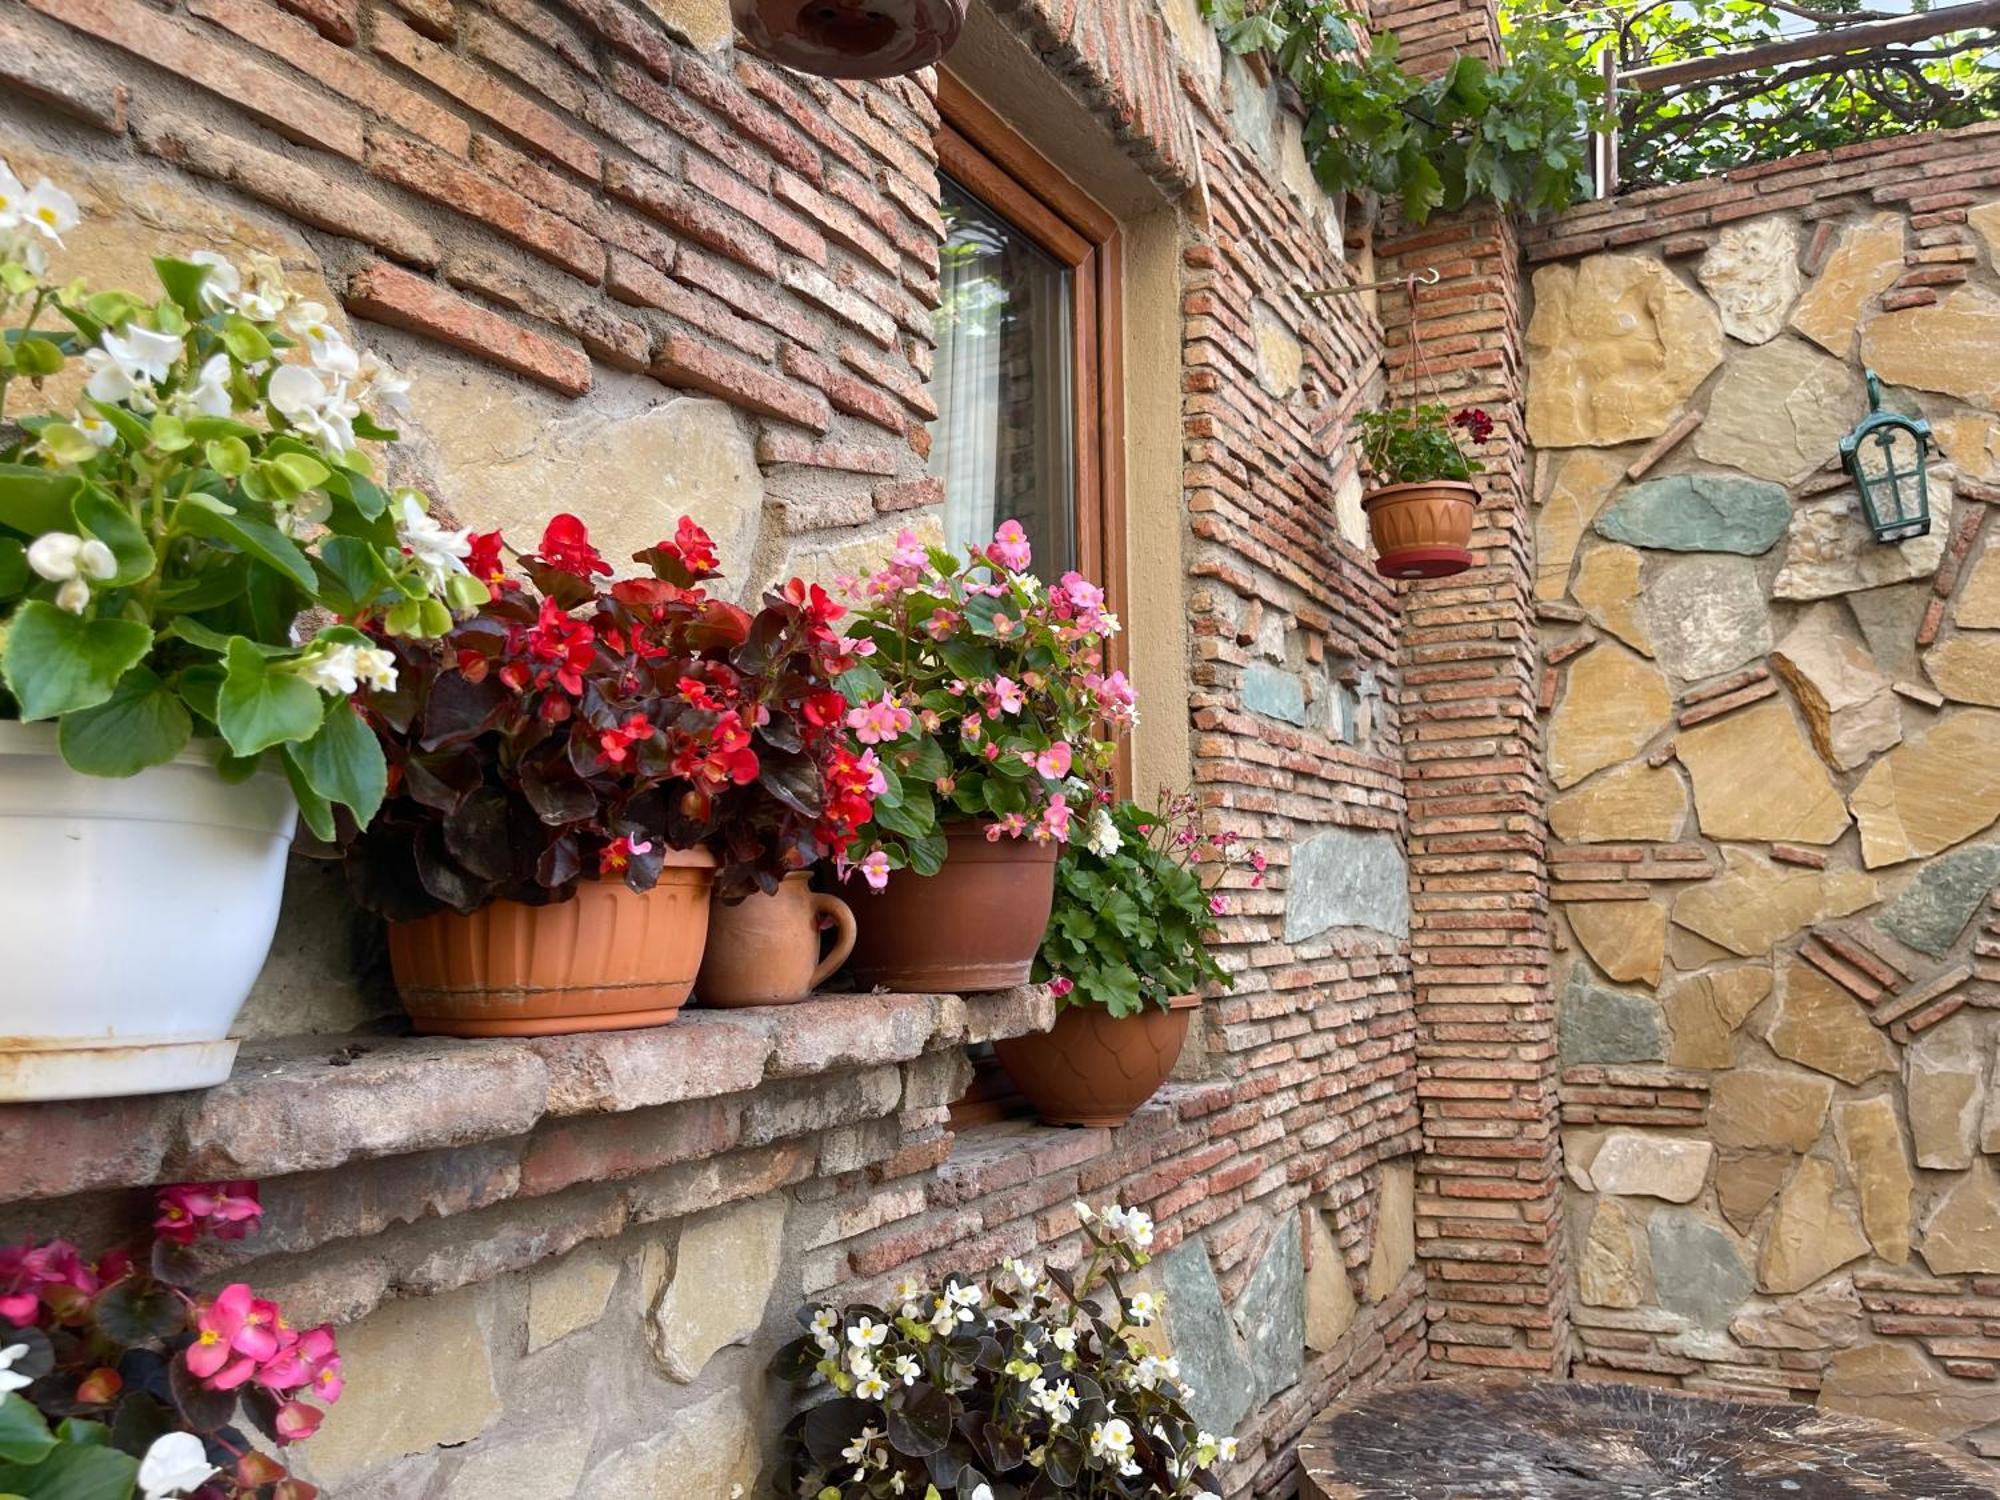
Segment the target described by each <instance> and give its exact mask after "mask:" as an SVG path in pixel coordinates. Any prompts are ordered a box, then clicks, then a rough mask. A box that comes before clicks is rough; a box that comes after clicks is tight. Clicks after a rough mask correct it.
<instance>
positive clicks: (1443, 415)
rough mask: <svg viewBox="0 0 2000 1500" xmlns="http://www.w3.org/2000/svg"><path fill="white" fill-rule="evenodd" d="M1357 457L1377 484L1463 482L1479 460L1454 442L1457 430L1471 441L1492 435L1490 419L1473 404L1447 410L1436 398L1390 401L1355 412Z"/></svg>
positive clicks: (1478, 465)
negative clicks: (1381, 406) (1422, 402)
mask: <svg viewBox="0 0 2000 1500" xmlns="http://www.w3.org/2000/svg"><path fill="white" fill-rule="evenodd" d="M1354 425H1355V426H1356V427H1357V428H1359V429H1360V434H1361V459H1362V463H1363V464H1364V465H1365V466H1366V467H1367V470H1368V474H1369V477H1370V478H1371V479H1373V481H1374V482H1375V483H1376V484H1377V485H1378V486H1385V485H1391V484H1433V483H1437V482H1439V481H1441V480H1442V481H1451V482H1456V483H1464V482H1465V481H1466V480H1469V479H1471V478H1472V476H1473V475H1474V474H1477V473H1479V472H1480V469H1481V465H1480V463H1479V461H1478V460H1477V459H1476V458H1473V457H1472V456H1471V455H1469V454H1468V453H1467V452H1466V451H1465V449H1464V448H1463V447H1462V446H1460V444H1459V440H1458V434H1459V433H1461V432H1463V433H1464V434H1465V435H1466V436H1467V437H1468V438H1470V439H1471V440H1472V441H1473V442H1474V443H1483V442H1485V441H1486V440H1487V439H1488V438H1489V437H1491V436H1492V435H1493V418H1492V417H1490V416H1488V415H1487V414H1486V412H1485V411H1483V410H1482V409H1481V408H1479V407H1477V406H1468V407H1464V408H1462V409H1461V410H1459V411H1455V412H1454V411H1452V410H1451V409H1450V408H1449V407H1446V406H1442V405H1439V404H1436V403H1427V404H1425V405H1421V406H1392V407H1385V408H1384V409H1383V410H1381V411H1364V412H1359V413H1357V414H1356V415H1355V418H1354Z"/></svg>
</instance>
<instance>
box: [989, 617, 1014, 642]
mask: <svg viewBox="0 0 2000 1500" xmlns="http://www.w3.org/2000/svg"><path fill="white" fill-rule="evenodd" d="M1015 628H1016V627H1015V624H1014V622H1013V621H1012V620H1010V619H1008V618H1007V617H1006V616H1005V615H1003V614H1001V613H1000V611H999V610H997V609H996V610H994V611H993V634H994V635H995V636H996V637H998V638H999V639H1000V640H1003V641H1004V640H1006V639H1007V637H1008V636H1010V635H1012V634H1013V633H1014V631H1015Z"/></svg>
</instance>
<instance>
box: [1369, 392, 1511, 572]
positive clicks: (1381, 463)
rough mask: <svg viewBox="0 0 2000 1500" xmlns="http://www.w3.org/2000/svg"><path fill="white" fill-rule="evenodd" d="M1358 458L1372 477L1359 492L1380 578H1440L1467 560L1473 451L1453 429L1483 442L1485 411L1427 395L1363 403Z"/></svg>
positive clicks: (1489, 426) (1475, 497)
mask: <svg viewBox="0 0 2000 1500" xmlns="http://www.w3.org/2000/svg"><path fill="white" fill-rule="evenodd" d="M1354 420H1355V425H1356V426H1357V427H1358V428H1359V429H1360V435H1361V460H1362V463H1363V465H1364V466H1365V467H1366V469H1367V470H1368V473H1369V474H1370V475H1371V476H1372V477H1373V478H1374V479H1375V480H1376V481H1377V484H1376V487H1375V488H1374V489H1371V490H1369V491H1368V492H1367V493H1366V494H1365V495H1363V496H1362V497H1361V509H1362V510H1363V511H1364V512H1365V513H1366V514H1367V516H1368V534H1369V537H1370V538H1371V539H1372V540H1373V541H1374V543H1375V571H1376V572H1377V573H1380V574H1381V575H1382V576H1383V577H1384V578H1445V577H1449V576H1450V575H1451V574H1453V573H1463V572H1464V571H1465V570H1466V569H1467V568H1469V567H1471V566H1472V561H1473V559H1472V549H1471V548H1470V546H1469V545H1468V543H1470V542H1471V540H1472V519H1473V515H1474V513H1475V512H1476V511H1477V510H1478V509H1479V491H1478V490H1477V489H1476V488H1474V486H1473V484H1472V476H1473V475H1474V474H1477V473H1478V472H1479V467H1480V466H1479V462H1478V460H1477V459H1474V458H1471V457H1468V456H1467V454H1466V452H1465V450H1464V449H1463V448H1461V447H1460V446H1459V444H1458V438H1457V436H1456V434H1455V432H1454V429H1457V430H1459V431H1463V432H1465V433H1467V434H1469V435H1470V436H1471V438H1472V441H1473V442H1475V443H1483V442H1485V441H1486V440H1487V438H1489V437H1491V436H1492V434H1493V419H1492V418H1491V417H1489V416H1487V415H1486V413H1485V412H1483V411H1481V410H1480V409H1479V408H1478V407H1476V406H1468V407H1466V408H1465V409H1464V410H1462V411H1459V412H1457V413H1449V412H1448V408H1446V407H1444V406H1441V405H1437V404H1435V403H1432V404H1428V405H1424V406H1396V407H1389V408H1387V409H1386V410H1383V411H1366V412H1362V413H1360V414H1359V415H1358V416H1356V417H1355V419H1354Z"/></svg>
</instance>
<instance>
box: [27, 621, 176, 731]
mask: <svg viewBox="0 0 2000 1500" xmlns="http://www.w3.org/2000/svg"><path fill="white" fill-rule="evenodd" d="M152 644H153V632H152V631H150V630H148V629H147V628H146V627H145V626H144V625H141V624H139V623H138V622H137V621H136V620H86V619H84V618H83V617H82V616H80V615H73V614H71V613H69V612H68V611H67V610H61V609H57V608H56V607H55V606H54V605H53V604H50V603H47V602H46V601H44V600H41V599H30V600H29V601H28V602H27V603H25V604H23V605H22V606H21V607H20V609H19V610H17V611H16V612H15V615H14V621H13V624H12V625H11V626H10V627H9V629H8V631H7V656H6V661H5V674H6V679H7V687H8V689H9V691H11V692H12V693H13V695H14V701H15V702H16V703H18V704H19V705H20V707H21V717H22V719H24V720H28V721H31V722H32V721H33V720H36V719H53V718H55V717H56V716H57V715H58V714H66V713H73V712H75V711H76V710H77V709H80V708H95V707H96V706H97V705H98V704H100V703H102V702H104V701H105V700H106V699H107V698H109V697H110V696H111V694H112V692H113V691H114V690H115V689H116V688H117V686H118V680H119V679H120V678H121V677H123V676H124V675H125V674H126V673H127V672H128V671H130V670H131V669H132V668H133V667H134V666H136V665H137V664H138V662H139V660H140V659H141V658H142V657H144V656H145V654H146V652H147V651H148V650H149V649H150V648H151V646H152Z"/></svg>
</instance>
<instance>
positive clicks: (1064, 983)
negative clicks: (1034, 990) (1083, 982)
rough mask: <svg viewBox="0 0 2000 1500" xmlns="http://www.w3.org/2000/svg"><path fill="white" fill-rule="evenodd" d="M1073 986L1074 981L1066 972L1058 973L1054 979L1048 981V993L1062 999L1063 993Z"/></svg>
mask: <svg viewBox="0 0 2000 1500" xmlns="http://www.w3.org/2000/svg"><path fill="white" fill-rule="evenodd" d="M1075 988H1076V981H1075V980H1074V979H1071V978H1070V977H1069V976H1068V975H1066V974H1058V975H1056V977H1055V978H1054V979H1051V980H1050V981H1049V993H1050V994H1051V995H1054V996H1055V997H1056V999H1058V1000H1060V999H1062V997H1063V996H1064V995H1067V994H1068V993H1069V992H1070V991H1071V990H1073V989H1075Z"/></svg>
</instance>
